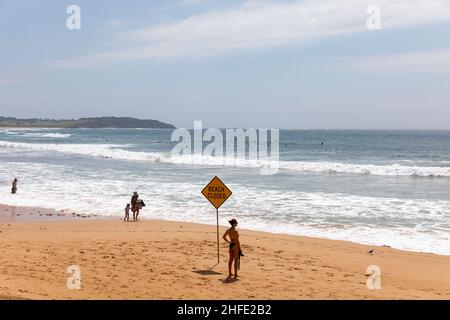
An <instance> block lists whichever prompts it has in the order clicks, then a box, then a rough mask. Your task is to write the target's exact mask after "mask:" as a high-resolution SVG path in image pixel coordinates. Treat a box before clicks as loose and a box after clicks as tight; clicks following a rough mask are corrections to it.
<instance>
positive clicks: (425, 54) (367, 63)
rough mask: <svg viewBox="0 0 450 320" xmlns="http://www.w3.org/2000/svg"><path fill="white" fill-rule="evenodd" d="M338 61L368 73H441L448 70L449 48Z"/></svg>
mask: <svg viewBox="0 0 450 320" xmlns="http://www.w3.org/2000/svg"><path fill="white" fill-rule="evenodd" d="M340 63H341V64H342V65H343V66H345V67H350V68H352V69H356V70H358V71H364V72H370V73H396V72H402V73H408V72H421V73H422V72H432V73H442V72H449V71H450V49H435V50H428V51H422V52H405V53H397V54H390V55H379V56H371V57H362V58H350V59H341V60H340Z"/></svg>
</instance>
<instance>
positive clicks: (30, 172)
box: [0, 129, 450, 255]
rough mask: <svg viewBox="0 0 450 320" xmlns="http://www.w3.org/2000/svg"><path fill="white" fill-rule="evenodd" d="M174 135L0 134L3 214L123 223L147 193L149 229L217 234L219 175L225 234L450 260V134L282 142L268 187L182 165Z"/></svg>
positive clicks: (245, 173) (234, 173)
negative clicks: (207, 190)
mask: <svg viewBox="0 0 450 320" xmlns="http://www.w3.org/2000/svg"><path fill="white" fill-rule="evenodd" d="M171 133H172V130H170V129H164V130H157V129H134V130H131V129H130V130H128V129H0V163H1V166H0V203H3V204H8V205H16V206H35V207H42V208H49V209H56V210H64V212H66V213H67V212H68V213H71V212H76V213H80V214H88V215H94V214H95V215H108V216H116V217H119V216H122V215H123V209H124V207H125V205H126V204H127V203H128V202H129V201H130V198H131V194H132V193H133V191H138V192H139V194H140V197H141V198H142V199H143V200H144V201H145V203H146V205H147V206H146V207H145V208H144V210H143V211H142V213H141V217H142V218H144V219H164V220H175V221H186V222H198V223H205V224H211V225H213V224H215V223H216V213H215V209H214V208H213V207H212V206H211V205H210V203H209V202H208V201H207V200H206V199H205V198H204V197H203V196H202V195H201V193H200V192H201V190H202V189H203V187H204V186H205V185H206V184H207V183H208V182H209V181H210V180H211V179H212V178H213V177H214V176H216V175H217V176H219V177H220V178H221V179H222V181H223V182H224V183H225V184H226V185H227V186H228V187H229V188H230V189H231V190H232V191H233V195H232V196H231V198H230V199H228V200H227V201H226V202H225V204H224V205H223V207H222V208H221V209H220V224H221V225H227V221H228V220H229V219H230V218H232V217H234V218H236V219H237V220H238V221H239V227H240V228H242V229H252V230H259V231H268V232H273V233H285V234H292V235H304V236H314V237H321V238H327V239H336V240H348V241H353V242H357V243H364V244H371V245H387V246H391V247H394V248H398V249H404V250H411V251H420V252H431V253H437V254H444V255H450V239H449V238H450V131H365V130H280V144H279V147H280V170H279V172H278V173H277V174H276V175H267V176H265V175H261V174H260V170H259V168H257V167H255V165H254V164H253V163H251V162H250V161H248V160H245V159H241V160H239V161H237V162H236V163H235V165H233V166H224V165H218V164H217V162H214V161H211V158H209V157H205V158H204V159H203V160H201V161H197V162H195V163H194V164H192V163H190V162H189V161H185V160H186V159H184V158H182V157H180V158H174V157H172V156H171V150H172V148H173V146H174V143H173V142H171V141H170V136H171ZM322 143H323V145H322ZM16 177H17V178H18V179H19V184H18V194H16V195H11V194H10V188H11V181H12V180H13V178H16ZM242 240H243V241H245V233H243V235H242Z"/></svg>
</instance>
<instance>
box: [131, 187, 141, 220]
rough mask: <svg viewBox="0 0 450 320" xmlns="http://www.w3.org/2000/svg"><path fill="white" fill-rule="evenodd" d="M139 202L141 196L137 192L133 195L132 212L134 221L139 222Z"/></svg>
mask: <svg viewBox="0 0 450 320" xmlns="http://www.w3.org/2000/svg"><path fill="white" fill-rule="evenodd" d="M138 201H139V195H138V193H137V192H136V191H135V192H134V193H133V196H132V197H131V211H132V212H133V221H137V217H138V215H139V205H138Z"/></svg>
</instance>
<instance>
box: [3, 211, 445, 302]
mask: <svg viewBox="0 0 450 320" xmlns="http://www.w3.org/2000/svg"><path fill="white" fill-rule="evenodd" d="M2 210H3V216H4V219H3V222H2V223H0V246H1V254H0V299H111V298H112V299H407V298H412V299H449V298H450V257H447V256H439V255H434V254H424V253H413V252H405V251H400V250H394V249H391V248H388V247H370V246H365V245H359V244H354V243H350V242H343V241H332V240H323V239H315V238H307V237H297V236H288V235H280V234H270V233H263V232H254V231H247V230H240V234H241V241H242V244H243V250H244V252H245V254H246V256H245V257H244V258H243V259H242V264H241V270H240V278H239V280H237V281H226V278H227V274H228V270H227V244H226V243H224V242H222V241H221V245H220V249H221V254H220V255H221V262H220V264H219V265H218V266H216V267H215V268H214V269H213V271H209V270H208V269H209V268H210V267H212V266H213V265H214V264H215V263H216V260H217V258H216V232H215V226H208V225H199V224H189V223H179V222H165V221H143V222H139V223H132V222H130V223H125V222H122V221H119V220H112V221H111V220H107V221H105V220H93V219H66V220H68V221H49V220H46V221H32V222H20V221H19V222H8V221H7V220H6V219H5V207H3V209H2ZM8 212H10V211H8ZM224 230H225V229H223V228H222V229H221V232H223V231H224ZM371 248H374V249H375V250H374V254H373V255H370V254H368V253H367V251H368V250H369V249H371ZM70 265H78V266H80V268H81V280H82V282H81V284H82V289H81V290H69V289H67V286H66V280H67V276H68V274H67V267H68V266H70ZM369 265H378V266H380V268H381V272H382V275H381V285H382V288H381V289H379V290H369V289H368V288H367V286H366V275H365V273H366V269H367V267H368V266H369Z"/></svg>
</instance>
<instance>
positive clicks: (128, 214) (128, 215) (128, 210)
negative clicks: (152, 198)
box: [123, 203, 131, 222]
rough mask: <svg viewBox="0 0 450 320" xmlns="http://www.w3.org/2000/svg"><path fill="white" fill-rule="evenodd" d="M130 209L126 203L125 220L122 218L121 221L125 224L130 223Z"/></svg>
mask: <svg viewBox="0 0 450 320" xmlns="http://www.w3.org/2000/svg"><path fill="white" fill-rule="evenodd" d="M130 209H131V206H130V204H129V203H127V206H126V207H125V218H123V221H126V222H128V221H130Z"/></svg>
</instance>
